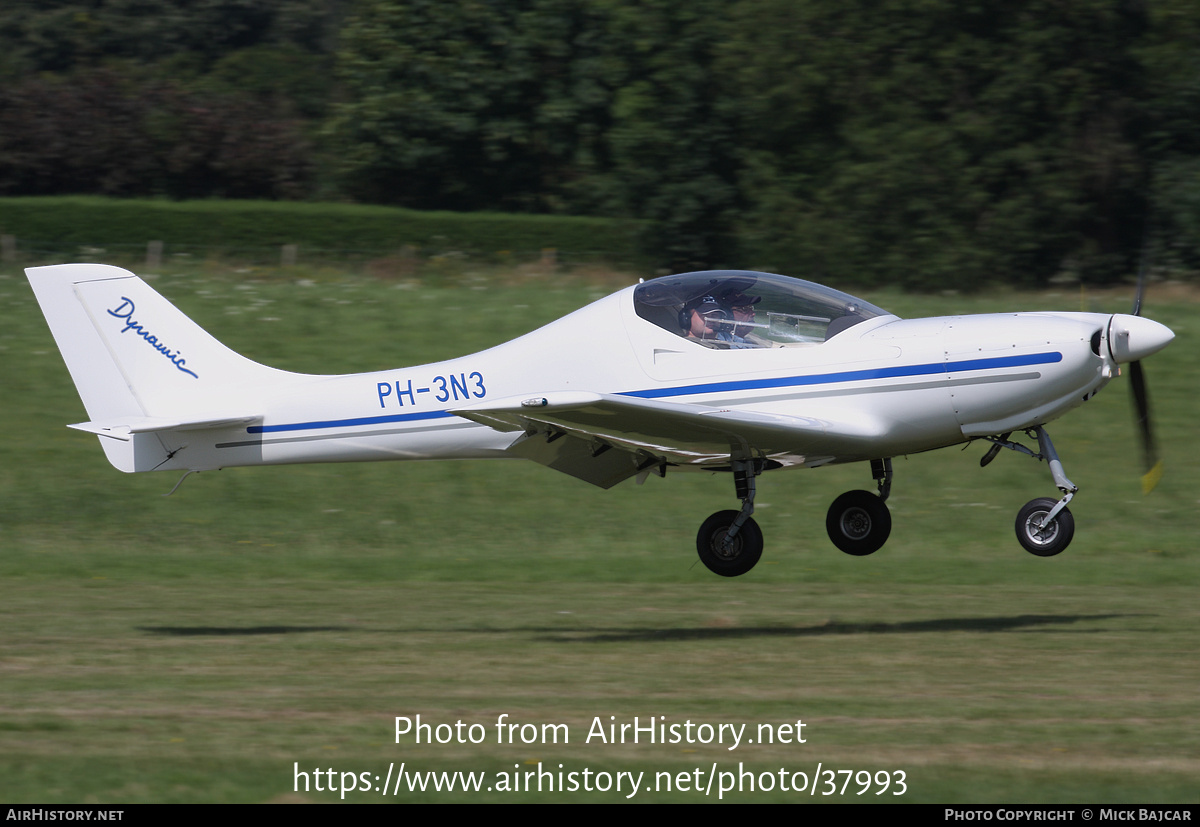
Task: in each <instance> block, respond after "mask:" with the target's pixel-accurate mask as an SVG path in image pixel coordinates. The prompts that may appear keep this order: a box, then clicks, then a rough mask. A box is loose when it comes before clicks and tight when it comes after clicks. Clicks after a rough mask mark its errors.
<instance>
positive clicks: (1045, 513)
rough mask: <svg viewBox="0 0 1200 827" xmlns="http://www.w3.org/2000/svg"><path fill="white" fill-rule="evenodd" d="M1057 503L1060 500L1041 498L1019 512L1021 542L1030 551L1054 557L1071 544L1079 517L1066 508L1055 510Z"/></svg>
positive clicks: (1029, 503)
mask: <svg viewBox="0 0 1200 827" xmlns="http://www.w3.org/2000/svg"><path fill="white" fill-rule="evenodd" d="M1057 505H1058V501H1057V500H1052V499H1050V498H1049V497H1041V498H1039V499H1036V500H1030V501H1029V502H1027V503H1025V506H1024V507H1023V508H1022V509H1021V510H1020V511H1018V512H1017V541H1018V542H1020V544H1021V545H1022V546H1023V547H1024V548H1025V550H1026V551H1028V552H1029V553H1030V554H1036V555H1037V556H1038V557H1053V556H1054V555H1056V554H1058V553H1059V552H1060V551H1062V550H1063V549H1065V548H1066V547H1067V546H1068V545H1070V544H1071V538H1072V537H1074V536H1075V518H1074V517H1072V516H1071V512H1070V511H1068V510H1067V509H1066V508H1059V509H1057V513H1055V511H1056V508H1055V506H1057Z"/></svg>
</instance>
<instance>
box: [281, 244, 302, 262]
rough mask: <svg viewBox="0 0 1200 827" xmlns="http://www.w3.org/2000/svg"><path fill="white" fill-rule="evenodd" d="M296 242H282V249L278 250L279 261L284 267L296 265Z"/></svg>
mask: <svg viewBox="0 0 1200 827" xmlns="http://www.w3.org/2000/svg"><path fill="white" fill-rule="evenodd" d="M297 249H298V245H296V244H284V245H283V249H282V250H280V252H279V263H280V265H282V266H284V267H295V266H296V250H297Z"/></svg>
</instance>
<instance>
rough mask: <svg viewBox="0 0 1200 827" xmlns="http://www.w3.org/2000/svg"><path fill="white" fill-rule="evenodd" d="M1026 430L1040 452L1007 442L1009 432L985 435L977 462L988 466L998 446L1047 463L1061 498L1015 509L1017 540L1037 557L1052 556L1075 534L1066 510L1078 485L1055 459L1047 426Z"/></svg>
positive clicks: (1036, 502) (1047, 499) (1072, 518)
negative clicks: (984, 445)
mask: <svg viewBox="0 0 1200 827" xmlns="http://www.w3.org/2000/svg"><path fill="white" fill-rule="evenodd" d="M1026 433H1028V434H1029V435H1030V436H1033V437H1036V438H1037V441H1038V451H1039V453H1036V454H1035V453H1034V452H1033V451H1031V450H1030V449H1028V448H1026V447H1025V446H1024V445H1021V444H1019V443H1016V442H1011V441H1009V439H1008V437H1009V435H1008V434H1003V435H1002V436H998V437H988V439H989V441H990V442H991V443H992V447H991V448H990V449H989V450H988V452H987V454H985V455H984V457H983V459H982V460H981V461H980V464H981V465H987V464H988V463H989V462H991V461H992V459H993V458H994V457H995V456H996V454H997V453H998V452H999V450H1000V449H1001V448H1010V449H1012V450H1014V451H1016V452H1017V453H1021V454H1025V455H1027V456H1030V457H1033V458H1034V459H1036V460H1045V461H1046V464H1048V465H1049V466H1050V476H1051V477H1053V478H1054V484H1055V485H1056V486H1057V487H1058V490H1059V491H1061V492H1062V493H1063V497H1062V499H1061V500H1052V499H1050V498H1048V497H1039V498H1038V499H1036V500H1030V501H1029V502H1027V503H1025V505H1024V506H1022V508H1021V510H1020V511H1018V512H1017V525H1016V528H1017V542H1019V543H1020V544H1021V546H1022V548H1024V549H1025V550H1026V551H1028V552H1029V553H1030V554H1035V555H1037V556H1038V557H1053V556H1054V555H1056V554H1058V553H1059V552H1061V551H1063V550H1064V549H1065V548H1066V547H1067V546H1069V545H1070V544H1071V538H1073V537H1074V536H1075V518H1074V517H1072V516H1071V512H1070V511H1068V510H1067V503H1069V502H1070V501H1071V500H1072V499H1073V498H1074V497H1075V493H1076V492H1077V491H1079V486H1077V485H1075V483H1073V482H1071V481H1070V480H1069V479H1067V475H1066V473H1065V472H1064V471H1063V466H1062V461H1061V460H1060V459H1059V458H1058V452H1057V451H1055V450H1054V443H1053V442H1051V441H1050V435H1049V434H1048V433H1046V429H1045V428H1043V427H1042V426H1040V425H1039V426H1037V427H1036V428H1030V429H1029V430H1028V431H1027V432H1026Z"/></svg>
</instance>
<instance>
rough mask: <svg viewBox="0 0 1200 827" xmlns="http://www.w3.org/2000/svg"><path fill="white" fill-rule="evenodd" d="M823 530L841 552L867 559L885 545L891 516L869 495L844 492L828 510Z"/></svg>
mask: <svg viewBox="0 0 1200 827" xmlns="http://www.w3.org/2000/svg"><path fill="white" fill-rule="evenodd" d="M825 530H826V531H827V532H829V539H830V540H832V541H833V544H834V545H835V546H837V547H838V548H839V549H841V550H842V551H844V552H846V553H847V554H850V555H853V556H855V557H866V556H867V555H868V554H874V553H875V552H876V551H879V549H881V548H883V544H884V543H886V542H887V538H888V536H889V535H890V534H891V533H892V512H891V511H889V510H888V507H887V505H886V504H885V503H884V502H883V500H881V499H879V497H877V496H875V495H874V494H872V493H871V492H870V491H847V492H846V493H845V494H843V495H842V496H840V497H838V498H837V499H836V500H834V501H833V505H831V506H829V513H828V514H827V515H826V516H825Z"/></svg>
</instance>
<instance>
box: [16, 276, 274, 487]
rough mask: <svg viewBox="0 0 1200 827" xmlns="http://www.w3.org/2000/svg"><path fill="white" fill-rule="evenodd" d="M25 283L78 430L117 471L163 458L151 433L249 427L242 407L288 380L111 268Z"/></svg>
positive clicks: (141, 467)
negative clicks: (61, 366) (70, 397)
mask: <svg viewBox="0 0 1200 827" xmlns="http://www.w3.org/2000/svg"><path fill="white" fill-rule="evenodd" d="M25 273H26V275H27V276H28V277H29V283H30V285H32V287H33V292H34V295H35V296H36V297H37V300H38V304H39V305H40V306H41V308H42V313H43V314H45V316H46V321H47V323H48V324H49V325H50V331H51V333H53V335H54V340H55V343H56V344H57V345H58V349H59V351H60V352H61V353H62V357H63V361H65V362H66V364H67V370H68V371H70V373H71V379H72V380H73V381H74V382H75V387H76V389H77V390H78V391H79V395H80V397H81V398H82V400H83V405H84V408H86V409H87V413H88V416H89V417H90V418H91V420H92V422H90V423H84V430H89V431H92V432H94V433H97V434H100V435H101V440H100V441H101V444H102V445H104V450H105V453H106V454H107V455H108V458H109V460H110V461H111V462H112V463H113V465H114V466H116V467H117V468H120V469H121V470H123V471H134V470H137V471H141V470H148V468H152V467H157V466H158V465H159V464H160V463H161V462H162V461H164V460H165V458H167V457H168V454H170V452H169V451H168V450H167V448H166V446H165V445H164V441H163V439H161V438H160V435H159V434H158V433H156V432H162V431H167V430H186V429H187V428H188V427H197V423H201V424H200V425H199V427H212V425H211V424H203V423H205V421H206V420H207V421H208V422H213V421H221V420H225V419H229V418H232V417H242V418H246V417H249V418H253V415H254V413H255V412H254V411H248V410H247V407H248V404H249V403H248V400H249V399H251V398H257V391H261V390H262V389H263V388H264V387H269V386H271V385H277V384H280V383H283V382H285V381H287V380H288V379H290V378H292V377H294V376H295V374H289V373H286V372H284V371H279V370H275V369H273V368H269V367H266V366H264V365H260V364H258V363H256V362H253V361H251V360H250V359H247V358H245V357H243V356H241V355H239V354H237V353H235V352H234V351H232V350H230V349H229V348H227V347H225V345H223V344H221V343H220V342H218V341H217V340H216V339H214V338H213V337H212V336H211V335H209V334H208V333H207V332H205V331H204V330H203V329H202V328H201V327H200V326H199V325H197V324H196V323H195V322H193V321H192V320H191V319H189V318H188V317H187V316H186V315H184V314H183V312H181V311H180V310H179V309H178V308H176V307H175V306H174V305H172V304H171V303H170V302H168V301H167V300H166V299H165V298H163V297H162V296H161V295H159V294H158V293H157V292H155V291H154V289H153V288H151V287H150V285H148V284H147V283H146V282H145V281H143V280H142V279H140V278H138V277H137V276H135V275H133V274H132V273H130V272H128V271H126V270H122V269H121V268H119V267H111V266H108V265H104V264H59V265H54V266H51V267H31V268H29V269H27V270H26V271H25ZM252 391H254V392H253V393H252ZM160 457H161V458H160Z"/></svg>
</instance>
